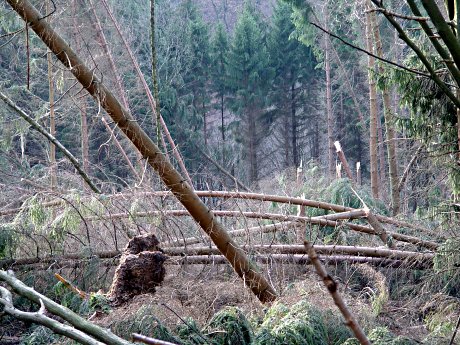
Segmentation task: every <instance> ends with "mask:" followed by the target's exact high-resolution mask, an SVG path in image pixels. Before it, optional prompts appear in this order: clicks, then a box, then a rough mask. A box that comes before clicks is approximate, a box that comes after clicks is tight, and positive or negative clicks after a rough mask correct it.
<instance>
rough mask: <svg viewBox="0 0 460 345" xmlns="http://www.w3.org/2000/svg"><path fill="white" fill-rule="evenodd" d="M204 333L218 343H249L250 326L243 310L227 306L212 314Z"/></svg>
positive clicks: (230, 344) (250, 338)
mask: <svg viewBox="0 0 460 345" xmlns="http://www.w3.org/2000/svg"><path fill="white" fill-rule="evenodd" d="M205 331H206V333H207V334H208V336H209V337H210V338H211V339H212V341H213V343H215V344H219V345H232V344H241V345H250V344H251V343H252V338H253V334H252V328H251V325H250V324H249V322H248V320H247V319H246V316H245V315H244V314H243V312H242V311H241V310H240V309H238V308H235V307H227V308H224V309H222V310H221V311H219V312H218V313H217V314H215V315H214V316H213V318H212V319H211V321H210V322H209V324H208V326H207V327H206V328H205Z"/></svg>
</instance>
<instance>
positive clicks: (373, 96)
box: [365, 0, 379, 199]
mask: <svg viewBox="0 0 460 345" xmlns="http://www.w3.org/2000/svg"><path fill="white" fill-rule="evenodd" d="M365 1H366V9H367V11H366V42H367V50H368V51H370V52H373V51H374V47H373V44H372V38H371V35H372V27H371V13H370V12H369V10H370V2H369V0H365ZM367 57H368V59H367V67H368V79H369V113H370V124H369V127H370V128H369V133H370V138H369V153H370V172H371V189H372V196H373V197H374V199H378V197H379V175H378V161H377V91H376V87H375V80H374V78H373V76H372V71H374V65H375V59H374V57H372V56H370V55H368V56H367Z"/></svg>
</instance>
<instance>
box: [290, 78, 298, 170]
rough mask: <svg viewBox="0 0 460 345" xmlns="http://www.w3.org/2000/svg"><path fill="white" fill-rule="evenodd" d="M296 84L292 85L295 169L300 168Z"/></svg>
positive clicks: (293, 157)
mask: <svg viewBox="0 0 460 345" xmlns="http://www.w3.org/2000/svg"><path fill="white" fill-rule="evenodd" d="M295 97H296V95H295V83H292V85H291V140H292V160H293V163H294V166H295V167H298V166H299V153H298V150H297V117H296V100H295Z"/></svg>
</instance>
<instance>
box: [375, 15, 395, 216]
mask: <svg viewBox="0 0 460 345" xmlns="http://www.w3.org/2000/svg"><path fill="white" fill-rule="evenodd" d="M372 18H373V22H374V23H373V24H374V25H373V26H374V40H375V45H376V52H377V55H378V56H380V57H383V49H382V40H381V38H380V29H379V25H378V23H377V22H376V20H375V15H374V14H372ZM378 69H379V73H380V74H383V73H385V69H384V67H383V65H382V64H381V63H379V64H378ZM382 95H383V107H384V116H385V129H386V139H387V140H386V143H387V152H388V167H389V175H390V190H391V203H392V205H391V206H392V207H391V209H392V214H393V215H395V214H398V212H399V203H400V201H399V188H398V158H397V152H396V142H395V137H396V135H395V130H394V128H393V125H392V123H391V121H392V120H393V111H392V107H391V98H390V91H389V89H388V87H387V86H385V88H384V90H383V91H382Z"/></svg>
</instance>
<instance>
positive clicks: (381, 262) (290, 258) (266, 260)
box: [167, 254, 431, 269]
mask: <svg viewBox="0 0 460 345" xmlns="http://www.w3.org/2000/svg"><path fill="white" fill-rule="evenodd" d="M253 259H254V260H255V261H257V262H259V263H261V264H272V263H277V264H295V265H311V261H310V259H309V258H308V255H306V254H302V255H298V254H294V255H291V254H272V255H257V256H255V257H254V258H253ZM321 260H322V261H323V262H324V264H326V265H338V264H341V263H345V262H348V263H368V264H372V265H376V266H379V267H392V268H411V269H429V268H431V266H429V265H426V264H424V263H412V264H408V263H406V262H405V261H401V260H392V259H383V258H373V257H364V256H351V255H333V256H323V257H321ZM167 263H168V264H170V265H186V264H190V265H219V264H227V262H226V261H225V258H224V257H223V256H222V255H192V256H184V257H170V258H169V259H168V261H167Z"/></svg>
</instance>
